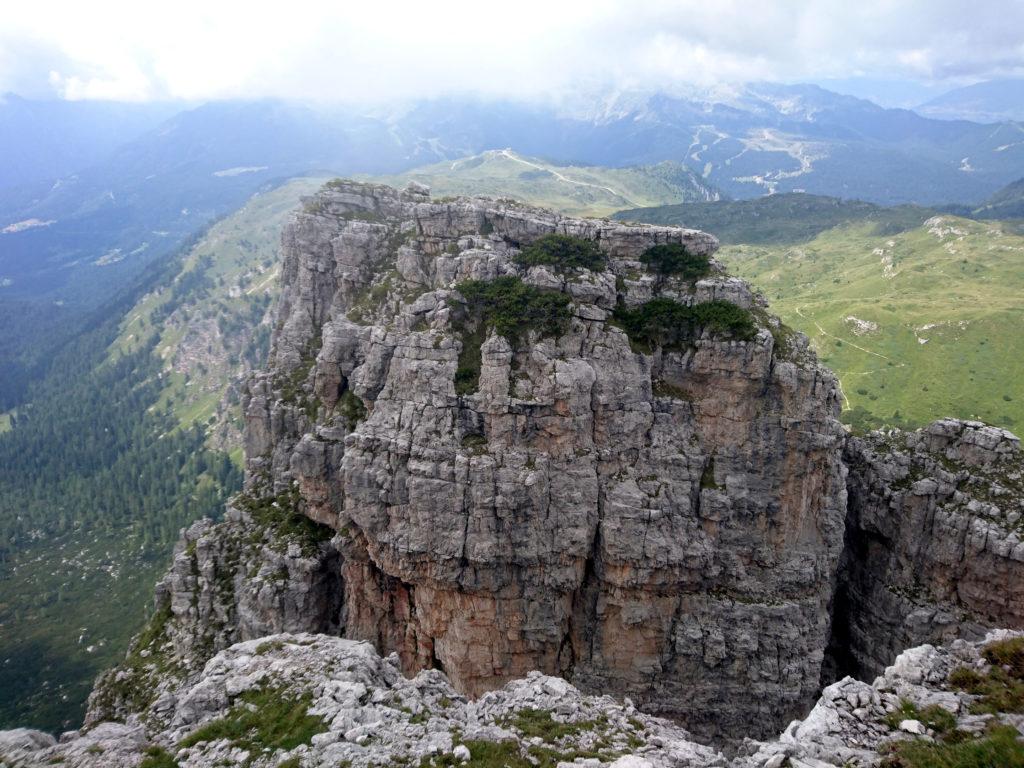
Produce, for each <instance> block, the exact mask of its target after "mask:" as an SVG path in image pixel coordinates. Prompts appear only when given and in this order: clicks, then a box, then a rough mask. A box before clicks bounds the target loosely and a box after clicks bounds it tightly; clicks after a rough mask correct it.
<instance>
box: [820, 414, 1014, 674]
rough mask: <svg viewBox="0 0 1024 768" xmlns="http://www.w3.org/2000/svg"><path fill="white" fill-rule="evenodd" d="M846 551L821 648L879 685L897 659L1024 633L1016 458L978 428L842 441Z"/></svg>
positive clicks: (940, 427)
mask: <svg viewBox="0 0 1024 768" xmlns="http://www.w3.org/2000/svg"><path fill="white" fill-rule="evenodd" d="M845 459H846V462H847V464H848V465H849V467H850V475H849V490H850V493H849V514H848V517H847V534H846V539H847V545H846V550H845V552H844V556H843V559H842V565H841V569H840V575H839V584H840V586H839V593H838V596H837V611H836V620H835V638H834V639H833V647H834V648H835V651H836V653H835V655H836V656H837V658H838V659H839V662H840V666H841V668H842V669H843V671H848V672H850V673H852V674H857V675H860V676H864V677H870V676H872V675H876V674H879V673H880V672H881V670H882V669H884V668H885V667H886V666H887V665H888V664H890V663H891V662H892V660H893V659H894V658H895V657H896V655H897V654H898V653H899V652H900V651H902V650H903V649H905V648H909V647H912V646H915V645H920V644H922V643H941V642H946V641H949V640H951V639H952V638H955V637H964V638H968V639H970V638H978V637H981V636H983V635H984V634H985V632H986V631H987V629H988V628H991V627H993V626H999V627H1012V628H1024V459H1022V456H1021V451H1020V441H1019V440H1018V439H1017V438H1016V437H1015V436H1013V435H1012V434H1010V433H1009V432H1007V431H1006V430H1003V429H998V428H996V427H990V426H985V425H984V424H981V423H980V422H969V421H968V422H964V421H958V420H955V419H944V420H941V421H937V422H935V423H933V424H931V425H930V426H928V427H926V428H924V429H922V430H919V431H917V432H910V433H903V432H899V431H893V432H890V433H883V432H877V433H874V434H872V435H870V436H868V437H865V438H851V439H850V440H848V441H847V444H846V449H845Z"/></svg>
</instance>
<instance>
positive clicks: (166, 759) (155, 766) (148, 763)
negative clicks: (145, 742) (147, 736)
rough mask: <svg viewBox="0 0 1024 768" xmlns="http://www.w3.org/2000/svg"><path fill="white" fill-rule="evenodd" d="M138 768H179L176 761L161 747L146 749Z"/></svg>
mask: <svg viewBox="0 0 1024 768" xmlns="http://www.w3.org/2000/svg"><path fill="white" fill-rule="evenodd" d="M145 755H146V756H145V757H144V758H143V759H142V762H141V763H139V768H179V766H178V761H177V760H175V759H174V756H173V755H172V754H171V753H170V752H168V751H167V750H166V749H164V748H163V747H158V746H153V747H147V748H146V752H145Z"/></svg>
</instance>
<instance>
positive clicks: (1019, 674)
mask: <svg viewBox="0 0 1024 768" xmlns="http://www.w3.org/2000/svg"><path fill="white" fill-rule="evenodd" d="M982 656H983V657H984V658H985V660H986V661H987V662H988V663H989V664H991V665H992V666H990V667H989V668H988V670H987V671H986V672H985V674H981V673H980V672H978V671H977V670H974V669H970V668H968V667H958V668H956V669H954V670H953V671H952V672H951V673H950V675H949V684H950V685H952V686H953V687H955V688H959V689H960V690H962V691H966V692H967V693H970V694H971V695H973V696H977V697H978V699H977V700H976V701H974V702H972V704H971V712H973V713H975V714H997V713H999V712H1024V638H1019V637H1016V638H1011V639H1009V640H998V641H996V642H994V643H989V644H988V645H986V646H985V647H984V649H983V650H982Z"/></svg>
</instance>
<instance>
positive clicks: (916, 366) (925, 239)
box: [720, 216, 1024, 428]
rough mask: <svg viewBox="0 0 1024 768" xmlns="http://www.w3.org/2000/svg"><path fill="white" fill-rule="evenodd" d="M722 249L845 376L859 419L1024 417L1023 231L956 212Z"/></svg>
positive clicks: (1009, 423) (1012, 424)
mask: <svg viewBox="0 0 1024 768" xmlns="http://www.w3.org/2000/svg"><path fill="white" fill-rule="evenodd" d="M874 231H875V227H874V225H872V224H855V225H848V226H842V227H837V228H835V229H832V230H828V231H826V232H823V233H821V234H820V235H818V236H817V237H815V238H814V239H813V240H811V241H809V242H806V243H802V244H797V245H788V246H771V247H767V246H758V245H735V246H728V247H725V248H723V249H722V252H721V254H720V257H721V259H722V260H723V261H724V262H725V263H726V264H727V265H728V266H729V268H730V270H731V271H732V272H734V273H736V274H738V275H740V276H742V277H744V278H746V279H748V280H749V281H750V282H751V283H753V284H754V285H755V286H756V287H757V288H759V289H761V290H762V291H763V292H764V293H765V295H766V296H767V297H768V299H769V301H770V302H771V306H772V310H773V311H774V312H776V313H777V314H779V315H780V316H781V317H782V318H783V319H784V320H785V321H786V322H787V323H789V324H790V325H792V326H793V327H795V328H798V329H799V330H802V331H804V332H805V333H807V335H808V336H809V337H810V338H811V341H812V343H813V345H814V347H815V349H816V350H817V351H818V353H819V355H820V357H821V360H822V361H823V362H824V363H825V364H827V365H828V366H830V367H831V368H832V369H833V370H834V371H836V373H837V374H838V375H839V377H840V379H841V381H842V386H843V394H844V418H845V419H846V420H847V421H849V422H850V423H852V424H853V425H854V426H857V427H861V428H864V427H870V426H877V425H881V424H893V423H910V424H913V425H918V424H922V423H926V422H928V421H931V420H933V419H935V418H938V417H941V416H947V415H951V416H959V417H964V418H979V419H983V420H985V421H988V422H991V423H994V424H999V425H1002V426H1006V427H1008V428H1019V427H1020V426H1022V425H1024V333H1022V331H1024V238H1022V237H1020V236H1019V235H1017V234H1014V231H1015V230H1014V229H1013V228H1011V227H1010V226H1008V225H1004V224H1002V223H999V222H984V223H981V222H976V221H971V220H967V219H961V218H956V217H952V216H941V217H936V218H932V219H929V220H928V221H927V222H925V224H924V225H922V226H920V227H915V228H912V229H909V230H907V231H905V232H902V233H900V234H895V235H877V234H874Z"/></svg>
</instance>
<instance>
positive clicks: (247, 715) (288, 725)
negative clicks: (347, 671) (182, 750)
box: [180, 688, 327, 752]
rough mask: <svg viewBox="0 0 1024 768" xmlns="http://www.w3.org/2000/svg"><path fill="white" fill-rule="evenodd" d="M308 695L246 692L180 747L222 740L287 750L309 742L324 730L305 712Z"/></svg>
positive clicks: (248, 746)
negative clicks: (227, 710)
mask: <svg viewBox="0 0 1024 768" xmlns="http://www.w3.org/2000/svg"><path fill="white" fill-rule="evenodd" d="M311 700H312V696H311V695H310V694H308V693H306V694H303V695H302V696H295V695H292V694H289V693H287V692H286V691H285V690H284V689H282V688H260V689H258V690H253V691H246V692H245V693H243V694H242V695H241V696H239V697H238V699H237V700H236V701H237V702H238V703H236V704H235V705H234V706H233V707H232V708H231V710H230V711H229V712H228V713H227V715H225V716H224V717H222V718H220V719H219V720H214V721H212V722H209V723H207V724H206V725H204V726H202V727H201V728H199V729H198V730H197V731H195V732H194V733H192V734H190V735H189V736H186V737H185V738H184V739H182V741H181V744H180V746H181V747H193V746H195V745H196V744H200V743H202V742H209V741H218V740H220V739H226V740H228V741H229V742H231V744H232V745H233V746H236V747H240V748H242V749H247V750H249V751H251V752H262V751H263V750H268V749H269V750H271V751H275V752H276V751H277V750H288V749H294V748H295V747H297V746H299V745H300V744H309V743H310V741H311V740H312V739H313V737H314V736H315V735H316V734H318V733H323V732H324V731H326V730H327V724H326V723H325V722H324V720H323V718H321V717H317V716H314V715H310V714H307V710H308V709H309V705H310V702H311Z"/></svg>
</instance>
